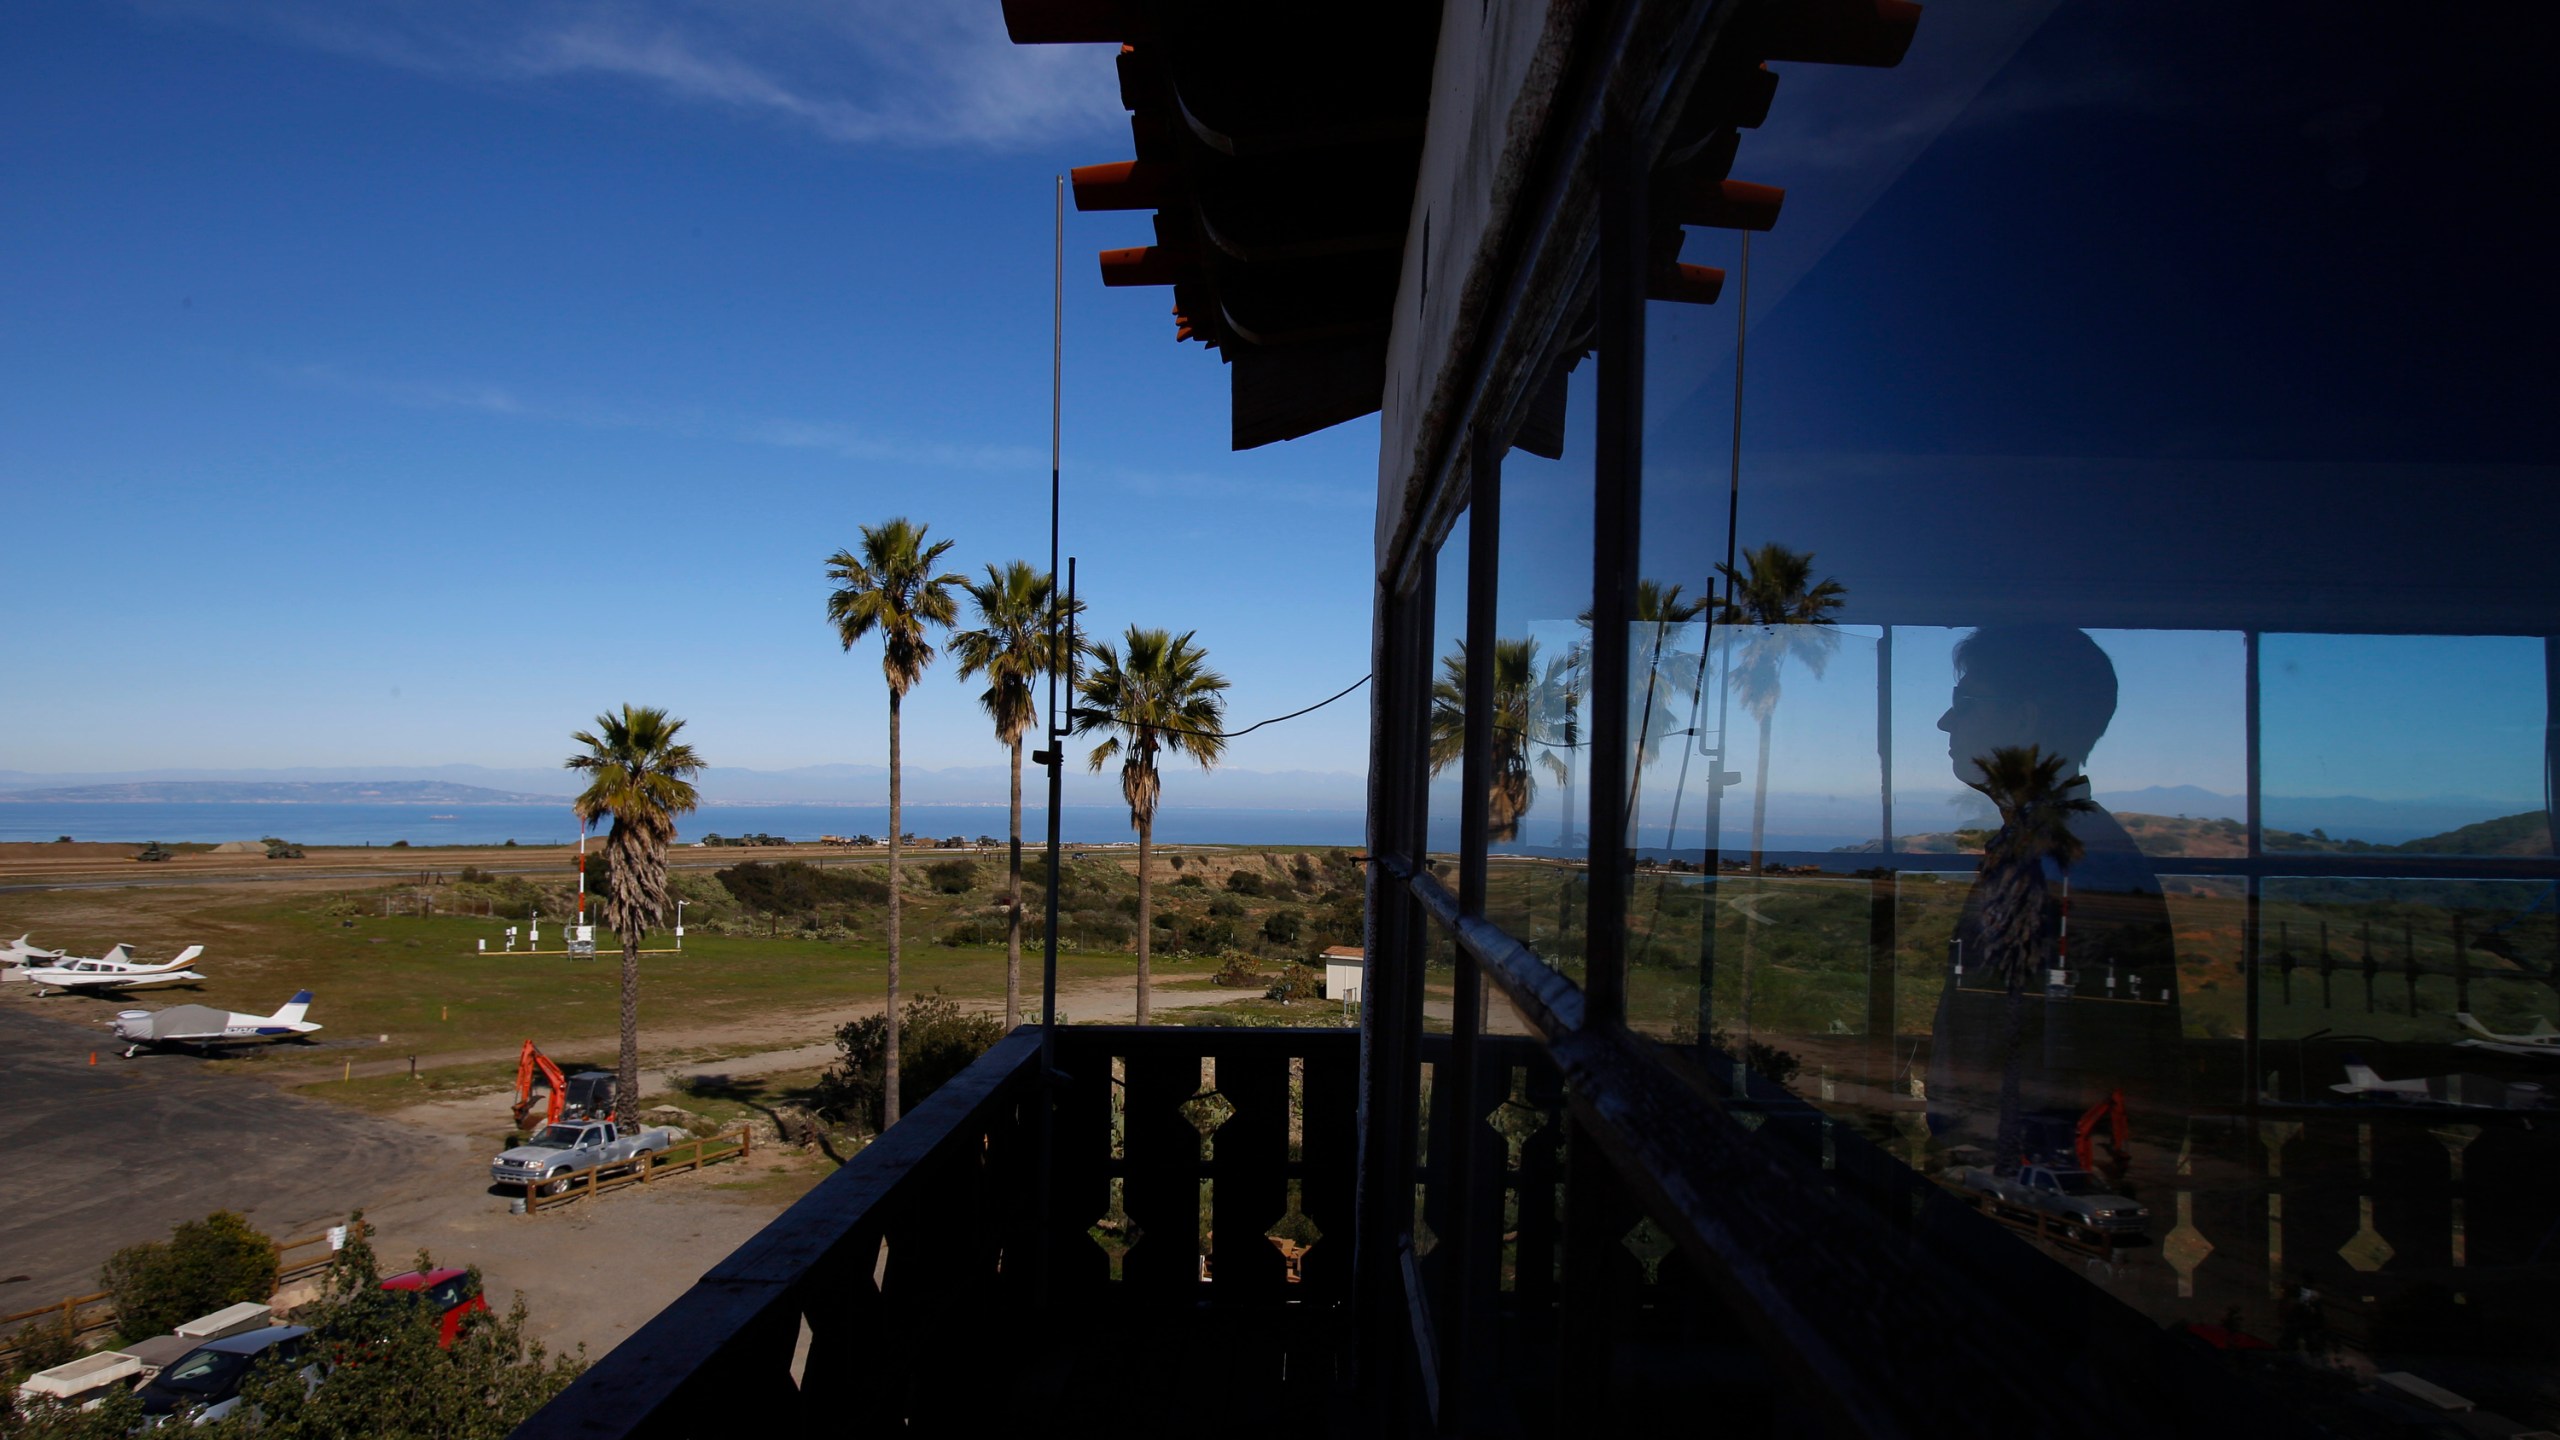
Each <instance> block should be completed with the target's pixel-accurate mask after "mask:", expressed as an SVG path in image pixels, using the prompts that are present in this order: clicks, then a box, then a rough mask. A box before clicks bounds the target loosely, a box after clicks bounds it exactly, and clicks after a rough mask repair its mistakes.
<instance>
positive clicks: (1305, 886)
mask: <svg viewBox="0 0 2560 1440" xmlns="http://www.w3.org/2000/svg"><path fill="white" fill-rule="evenodd" d="M1289 878H1290V879H1291V880H1294V881H1296V882H1297V885H1298V888H1299V889H1301V890H1313V889H1314V888H1316V862H1314V861H1313V860H1310V859H1308V858H1307V857H1306V855H1305V854H1303V853H1301V854H1300V855H1299V856H1298V857H1297V858H1296V859H1294V860H1291V861H1290V862H1289Z"/></svg>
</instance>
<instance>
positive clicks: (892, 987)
mask: <svg viewBox="0 0 2560 1440" xmlns="http://www.w3.org/2000/svg"><path fill="white" fill-rule="evenodd" d="M902 698H904V697H902V696H900V695H899V694H898V692H897V691H896V690H895V689H894V688H893V689H891V690H890V691H889V1033H888V1053H887V1054H886V1055H885V1056H883V1057H882V1060H881V1071H882V1074H881V1093H880V1128H882V1129H883V1130H885V1129H887V1128H889V1127H890V1126H892V1125H895V1124H897V1123H898V918H899V917H898V840H899V836H900V834H901V833H902V832H901V831H900V830H899V828H898V826H899V820H900V816H899V806H898V801H899V798H900V797H899V793H898V702H899V701H900V700H901V699H902Z"/></svg>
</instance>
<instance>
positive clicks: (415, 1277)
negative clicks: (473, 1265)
mask: <svg viewBox="0 0 2560 1440" xmlns="http://www.w3.org/2000/svg"><path fill="white" fill-rule="evenodd" d="M382 1288H383V1289H385V1290H411V1291H415V1292H417V1293H419V1294H421V1295H424V1296H425V1297H426V1301H427V1304H429V1305H430V1306H432V1307H434V1309H435V1310H436V1312H437V1313H438V1314H439V1315H440V1316H442V1319H441V1320H439V1321H438V1323H437V1326H436V1343H437V1344H438V1345H441V1346H443V1347H444V1348H445V1349H447V1350H450V1349H452V1348H453V1337H454V1336H456V1335H458V1334H460V1333H462V1318H463V1317H464V1316H466V1315H471V1314H484V1315H485V1314H487V1313H488V1310H489V1302H488V1300H487V1299H486V1298H485V1297H483V1296H482V1295H481V1293H480V1286H479V1285H478V1283H476V1282H475V1281H473V1280H472V1278H471V1272H470V1271H468V1270H462V1269H457V1268H452V1267H447V1268H444V1269H438V1270H408V1271H403V1272H402V1273H400V1274H398V1275H391V1276H386V1277H384V1279H383V1281H382Z"/></svg>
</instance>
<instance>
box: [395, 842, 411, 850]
mask: <svg viewBox="0 0 2560 1440" xmlns="http://www.w3.org/2000/svg"><path fill="white" fill-rule="evenodd" d="M391 848H392V849H394V850H406V849H408V848H409V842H408V841H406V840H394V841H392V842H391Z"/></svg>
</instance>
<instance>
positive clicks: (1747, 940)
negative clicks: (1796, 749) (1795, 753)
mask: <svg viewBox="0 0 2560 1440" xmlns="http://www.w3.org/2000/svg"><path fill="white" fill-rule="evenodd" d="M1772 713H1773V714H1774V712H1772ZM1770 719H1771V716H1770V715H1762V716H1761V717H1760V761H1759V767H1760V778H1759V780H1758V781H1757V782H1756V783H1755V784H1754V785H1753V787H1752V791H1751V895H1752V898H1753V899H1754V900H1755V901H1756V900H1757V899H1758V898H1759V895H1760V874H1761V870H1762V865H1761V861H1762V860H1763V858H1764V856H1763V850H1762V847H1763V845H1764V843H1765V841H1766V839H1767V835H1766V833H1765V832H1766V830H1767V828H1768V824H1769V729H1770V725H1769V722H1770ZM1758 908H1759V907H1758V906H1757V905H1751V906H1746V907H1745V908H1744V910H1743V912H1742V1036H1743V1047H1744V1049H1745V1050H1746V1051H1747V1050H1748V1049H1749V1048H1750V1043H1751V968H1752V961H1753V959H1754V958H1755V956H1756V954H1757V952H1758V950H1759V939H1760V936H1759V931H1758V928H1757V922H1755V921H1754V920H1753V919H1752V918H1751V916H1752V912H1753V911H1754V910H1756V909H1758Z"/></svg>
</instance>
